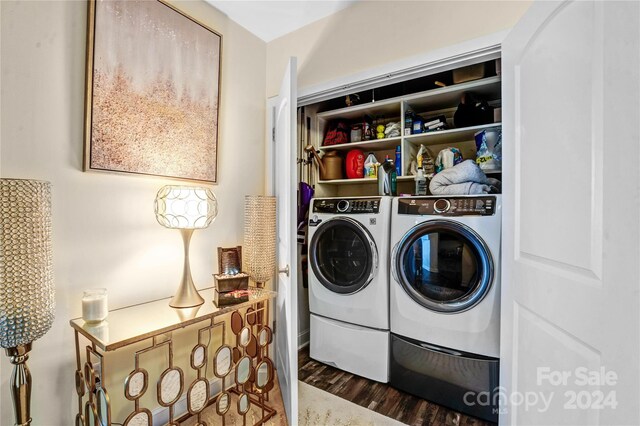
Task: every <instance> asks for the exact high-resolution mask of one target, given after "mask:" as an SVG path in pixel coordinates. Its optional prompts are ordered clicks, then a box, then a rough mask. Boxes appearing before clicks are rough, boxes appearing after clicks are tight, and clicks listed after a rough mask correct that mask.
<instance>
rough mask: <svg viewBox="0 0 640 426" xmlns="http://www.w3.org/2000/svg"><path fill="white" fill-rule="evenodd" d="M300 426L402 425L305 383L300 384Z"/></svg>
mask: <svg viewBox="0 0 640 426" xmlns="http://www.w3.org/2000/svg"><path fill="white" fill-rule="evenodd" d="M298 398H299V399H298V401H299V402H298V423H299V424H300V426H320V425H326V426H365V425H367V426H369V425H376V426H378V425H384V426H387V425H389V426H391V425H402V424H403V423H400V422H398V421H396V420H393V419H391V418H389V417H386V416H383V415H382V414H378V413H376V412H375V411H371V410H367V409H366V408H364V407H361V406H359V405H357V404H354V403H353V402H349V401H347V400H346V399H342V398H340V397H337V396H335V395H332V394H330V393H328V392H325V391H323V390H320V389H318V388H316V387H313V386H311V385H308V384H306V383H304V382H300V381H299V382H298Z"/></svg>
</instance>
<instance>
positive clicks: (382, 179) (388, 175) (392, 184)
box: [378, 155, 398, 195]
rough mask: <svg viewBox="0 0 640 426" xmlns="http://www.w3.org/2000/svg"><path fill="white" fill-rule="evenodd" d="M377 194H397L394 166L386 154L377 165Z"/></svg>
mask: <svg viewBox="0 0 640 426" xmlns="http://www.w3.org/2000/svg"><path fill="white" fill-rule="evenodd" d="M378 195H398V179H397V175H396V167H395V166H394V164H393V160H391V159H390V158H389V156H388V155H387V158H386V159H385V160H384V163H382V164H381V165H380V166H379V167H378Z"/></svg>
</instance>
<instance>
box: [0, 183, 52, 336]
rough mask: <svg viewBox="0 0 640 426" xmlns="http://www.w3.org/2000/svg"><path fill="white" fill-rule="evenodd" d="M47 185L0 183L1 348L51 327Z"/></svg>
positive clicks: (49, 236) (49, 218)
mask: <svg viewBox="0 0 640 426" xmlns="http://www.w3.org/2000/svg"><path fill="white" fill-rule="evenodd" d="M54 296H55V294H54V287H53V266H52V255H51V185H50V184H49V182H41V181H36V180H23V179H0V346H2V347H3V348H14V347H16V346H20V345H26V344H28V343H31V342H33V341H34V340H36V339H38V338H40V337H42V336H43V335H44V334H45V333H46V332H47V331H49V329H50V328H51V324H52V323H53V319H54V313H55V299H54Z"/></svg>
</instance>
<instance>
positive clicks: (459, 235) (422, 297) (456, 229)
mask: <svg viewBox="0 0 640 426" xmlns="http://www.w3.org/2000/svg"><path fill="white" fill-rule="evenodd" d="M392 267H393V274H394V277H395V279H396V281H398V282H399V283H400V284H401V285H402V287H403V288H404V290H405V291H406V292H407V294H408V295H409V296H411V298H412V299H413V300H415V301H416V302H418V303H419V304H421V305H422V306H424V307H425V308H427V309H430V310H433V311H436V312H445V313H454V312H462V311H465V310H467V309H470V308H472V307H473V306H475V305H476V304H478V303H479V302H480V301H481V300H482V298H483V297H484V296H485V295H486V294H487V292H488V291H489V289H490V288H491V284H492V282H493V276H494V269H493V268H494V265H493V259H492V257H491V252H490V251H489V248H488V247H487V245H486V244H485V242H484V241H483V240H482V239H481V238H480V236H478V234H476V233H475V232H474V231H473V230H472V229H471V228H469V227H468V226H466V225H463V224H461V223H458V222H453V221H449V220H432V221H428V222H424V223H420V224H418V225H416V226H415V227H413V228H412V229H411V230H410V231H409V232H407V234H405V236H404V238H403V239H402V240H401V241H400V243H398V245H397V246H396V247H395V249H394V258H393V260H392Z"/></svg>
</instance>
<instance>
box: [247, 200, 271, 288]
mask: <svg viewBox="0 0 640 426" xmlns="http://www.w3.org/2000/svg"><path fill="white" fill-rule="evenodd" d="M242 252H243V257H244V258H245V259H246V263H245V265H246V270H247V272H248V273H249V275H250V276H251V278H253V279H254V280H255V281H256V282H257V283H264V282H266V281H268V280H270V279H271V277H273V273H274V270H275V267H276V197H270V196H265V195H247V196H246V197H245V198H244V247H243V248H242Z"/></svg>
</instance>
